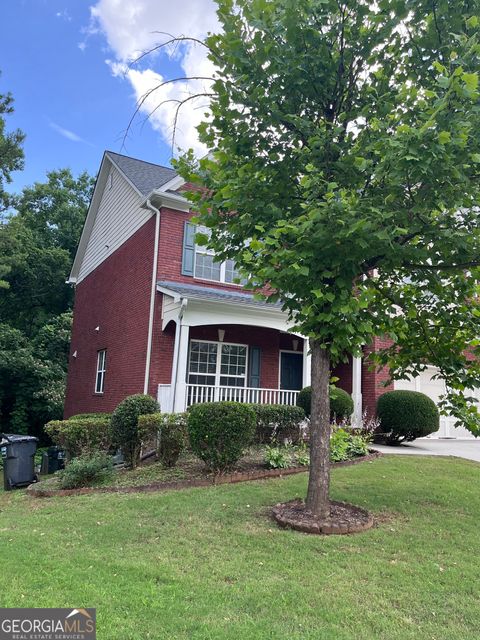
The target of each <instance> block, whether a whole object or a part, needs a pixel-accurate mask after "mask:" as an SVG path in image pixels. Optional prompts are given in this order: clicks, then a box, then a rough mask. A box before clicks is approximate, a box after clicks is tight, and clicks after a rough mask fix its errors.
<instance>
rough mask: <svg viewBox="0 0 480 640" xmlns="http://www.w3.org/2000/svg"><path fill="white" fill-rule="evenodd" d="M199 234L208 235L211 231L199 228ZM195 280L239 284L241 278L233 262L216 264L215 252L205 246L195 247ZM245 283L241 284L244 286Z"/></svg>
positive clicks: (227, 261)
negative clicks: (237, 281) (238, 280)
mask: <svg viewBox="0 0 480 640" xmlns="http://www.w3.org/2000/svg"><path fill="white" fill-rule="evenodd" d="M196 230H197V231H198V232H199V233H204V234H205V235H208V234H209V233H210V230H209V229H208V228H207V227H197V229H196ZM194 274H195V278H202V279H203V280H213V281H215V282H226V283H229V284H237V283H236V282H235V280H237V279H239V278H240V274H239V273H238V270H237V269H236V267H235V262H234V261H233V260H226V261H225V262H218V261H217V262H215V252H214V251H210V250H209V249H207V248H206V247H204V246H200V245H197V244H196V245H195V272H194ZM243 282H244V281H241V280H240V282H239V284H242V283H243Z"/></svg>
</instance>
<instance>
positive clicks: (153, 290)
mask: <svg viewBox="0 0 480 640" xmlns="http://www.w3.org/2000/svg"><path fill="white" fill-rule="evenodd" d="M145 204H146V206H147V208H148V209H150V211H153V213H154V214H155V246H154V251H153V267H152V287H151V290H150V314H149V317H148V338H147V359H146V362H145V381H144V383H143V393H144V394H145V395H147V394H148V383H149V381H150V360H151V356H152V340H153V318H154V315H155V294H156V292H157V269H158V241H159V238H160V209H157V207H154V206H153V204H152V203H151V202H150V198H148V200H147V201H146V202H145Z"/></svg>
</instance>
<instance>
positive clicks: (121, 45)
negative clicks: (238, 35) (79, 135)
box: [90, 0, 218, 154]
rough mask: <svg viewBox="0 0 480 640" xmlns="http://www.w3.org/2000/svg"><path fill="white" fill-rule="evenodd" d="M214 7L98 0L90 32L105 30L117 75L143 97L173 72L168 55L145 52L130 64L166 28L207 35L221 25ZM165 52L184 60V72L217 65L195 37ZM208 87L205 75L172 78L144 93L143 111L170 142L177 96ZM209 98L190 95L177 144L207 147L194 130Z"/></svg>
mask: <svg viewBox="0 0 480 640" xmlns="http://www.w3.org/2000/svg"><path fill="white" fill-rule="evenodd" d="M215 9H216V5H215V4H214V2H213V0H176V2H172V1H170V0H129V2H125V1H124V0H98V2H97V3H96V4H95V5H94V6H93V7H91V9H90V11H91V16H92V19H91V24H90V32H91V33H97V32H101V33H103V34H104V36H105V38H106V39H107V42H108V45H109V47H110V49H111V50H112V52H113V54H114V60H107V64H109V66H110V68H111V70H112V73H113V75H115V76H117V77H123V78H126V79H127V80H128V81H129V82H130V84H131V86H132V88H133V91H134V96H135V99H136V101H137V102H138V101H140V100H142V98H143V97H144V96H145V95H146V94H147V93H148V92H149V91H151V90H152V89H155V87H158V85H159V84H161V83H162V82H164V81H167V80H169V79H170V76H169V75H168V74H167V73H166V71H165V70H164V69H163V70H162V60H163V61H165V57H164V56H161V55H158V54H157V55H155V54H153V55H150V56H148V57H146V58H145V59H144V60H142V64H141V65H140V66H138V67H135V66H131V67H129V66H128V64H129V63H131V62H132V61H133V60H135V58H137V57H138V56H139V55H140V54H142V53H143V52H145V51H148V50H149V49H151V48H152V47H154V46H156V45H157V44H159V43H161V42H165V41H166V40H168V39H169V36H168V35H165V33H169V34H172V35H173V36H189V37H194V38H198V39H200V40H202V39H203V38H204V37H205V35H206V34H207V32H208V31H216V30H217V29H218V22H217V17H216V15H215ZM159 32H163V33H159ZM166 54H167V55H168V56H169V57H170V59H172V60H175V61H176V62H177V63H178V64H179V65H180V67H181V69H182V73H181V75H184V76H185V77H191V76H204V77H207V78H210V77H212V74H213V65H212V64H211V63H210V61H209V60H208V59H207V56H206V49H205V47H203V46H202V45H199V44H194V43H191V42H190V43H187V44H185V45H182V46H181V47H175V48H169V49H168V51H166ZM209 87H210V83H209V82H208V81H203V80H195V81H189V82H186V81H181V82H174V83H171V84H167V85H165V86H164V87H162V88H160V89H158V90H155V91H153V92H152V93H151V94H150V95H149V97H148V98H147V99H145V101H144V102H143V103H142V106H141V107H140V110H141V113H142V114H143V115H144V116H145V117H148V119H149V122H150V124H151V126H152V127H153V128H154V129H155V130H156V131H158V132H159V133H160V135H161V137H162V139H163V140H164V141H165V142H166V143H167V144H171V143H172V134H173V121H174V118H175V112H176V109H177V106H178V104H177V103H176V102H175V101H176V100H183V99H185V98H187V97H189V96H190V95H192V94H195V93H198V92H200V93H201V92H208V90H209ZM161 103H164V104H161ZM206 104H207V98H205V99H203V98H200V99H198V100H190V101H188V102H187V103H185V105H184V106H183V107H182V108H181V110H180V112H179V118H178V123H177V129H176V134H175V146H176V147H177V146H178V147H180V148H182V149H186V148H188V147H193V149H194V150H195V151H196V152H197V153H198V154H204V153H205V152H206V149H205V147H204V146H203V145H201V144H200V143H199V141H198V138H197V133H196V130H195V127H196V126H197V125H198V124H199V123H200V122H201V120H202V119H203V117H204V113H205V106H206ZM159 105H161V106H159ZM132 111H133V107H132Z"/></svg>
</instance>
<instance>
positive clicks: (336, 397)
mask: <svg viewBox="0 0 480 640" xmlns="http://www.w3.org/2000/svg"><path fill="white" fill-rule="evenodd" d="M297 405H298V406H299V407H302V408H303V410H304V411H305V414H306V415H307V416H308V417H310V413H311V408H312V387H304V388H303V389H302V390H301V391H300V393H299V394H298V396H297ZM352 413H353V400H352V397H351V395H350V394H349V393H347V392H346V391H344V390H343V389H340V388H339V387H335V386H334V385H333V384H332V385H330V418H331V419H332V420H333V419H337V420H343V419H345V418H348V417H349V416H351V415H352Z"/></svg>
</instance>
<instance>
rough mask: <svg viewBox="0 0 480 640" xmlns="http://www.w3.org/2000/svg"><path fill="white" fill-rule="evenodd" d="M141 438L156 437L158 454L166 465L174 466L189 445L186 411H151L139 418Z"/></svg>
mask: <svg viewBox="0 0 480 640" xmlns="http://www.w3.org/2000/svg"><path fill="white" fill-rule="evenodd" d="M138 429H139V432H140V438H141V440H144V439H152V438H155V439H156V441H157V455H158V458H159V460H161V462H162V463H163V464H164V466H165V467H174V466H175V465H176V463H177V460H178V458H179V456H180V454H181V453H182V451H183V450H184V449H185V448H186V446H187V418H186V414H185V413H151V414H150V415H144V416H140V417H139V418H138Z"/></svg>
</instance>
